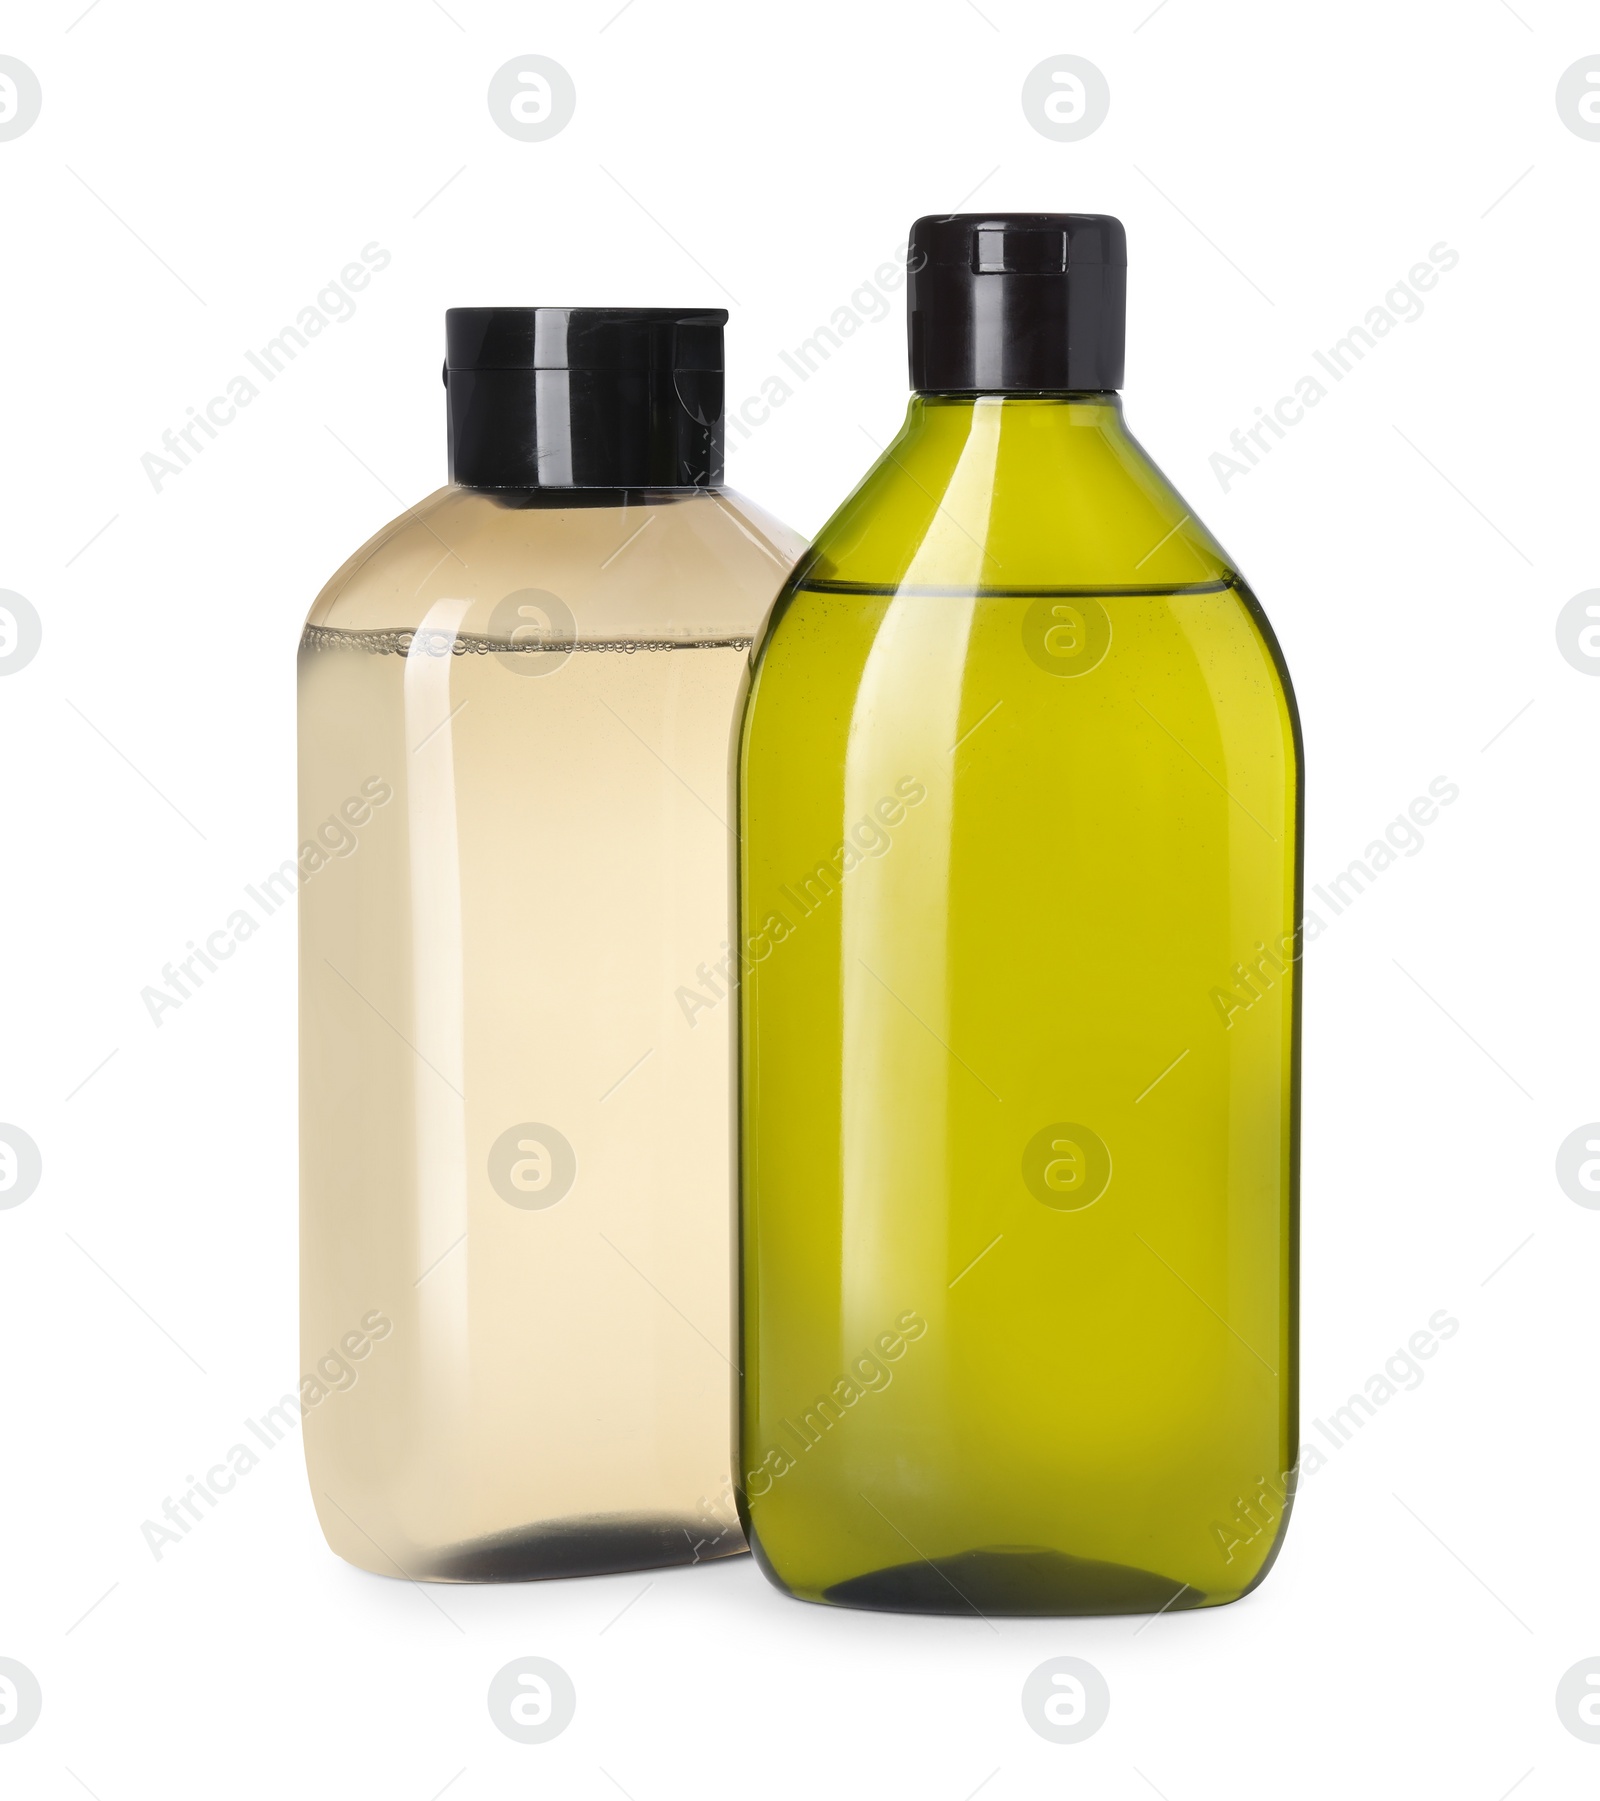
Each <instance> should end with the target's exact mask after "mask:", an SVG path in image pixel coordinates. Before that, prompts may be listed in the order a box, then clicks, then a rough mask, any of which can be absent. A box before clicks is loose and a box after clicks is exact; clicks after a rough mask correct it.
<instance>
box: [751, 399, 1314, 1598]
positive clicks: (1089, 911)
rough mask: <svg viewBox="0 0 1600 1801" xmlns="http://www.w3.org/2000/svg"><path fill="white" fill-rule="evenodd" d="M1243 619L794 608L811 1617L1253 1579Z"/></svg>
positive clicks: (767, 1540)
mask: <svg viewBox="0 0 1600 1801" xmlns="http://www.w3.org/2000/svg"><path fill="white" fill-rule="evenodd" d="M1022 418H1023V421H1024V423H1025V424H1026V423H1029V421H1030V418H1031V416H1030V415H1028V414H1023V415H1022ZM1080 435H1081V436H1083V437H1084V438H1087V436H1088V434H1080ZM882 468H883V466H882V465H880V469H882ZM886 479H893V472H892V471H889V472H887V473H886ZM1157 479H1159V478H1157ZM929 487H930V491H932V492H934V493H936V492H937V490H936V489H933V488H932V484H931V481H930V483H929ZM859 500H860V497H859V496H858V501H859ZM909 504H911V505H921V504H922V503H921V502H920V501H919V500H918V498H917V495H916V494H911V495H910V498H909ZM864 505H865V503H864V502H862V503H860V505H859V506H858V512H861V511H862V510H863V508H864ZM932 505H933V502H932V501H930V502H928V506H929V508H930V509H931V507H932ZM847 512H848V509H847ZM1172 516H1173V517H1174V518H1175V517H1176V509H1175V508H1174V509H1173V510H1172ZM844 517H845V515H843V514H842V515H841V518H844ZM961 523H962V522H961V520H960V519H959V518H958V519H957V520H956V524H957V525H960V524H961ZM937 525H938V521H935V527H936V528H937ZM863 529H864V528H863ZM1161 529H1162V528H1161V526H1160V524H1159V522H1157V523H1156V524H1155V525H1154V526H1153V527H1149V526H1145V525H1144V524H1143V522H1142V520H1140V521H1138V531H1139V532H1140V533H1141V534H1147V535H1145V536H1144V542H1153V541H1154V540H1155V539H1156V537H1158V536H1159V535H1160V532H1161ZM972 533H973V539H972V541H973V542H974V543H976V542H977V536H978V535H979V534H981V523H974V525H973V527H972ZM828 542H829V537H828V534H827V533H825V534H824V536H823V538H822V539H821V540H819V546H823V547H825V546H826V545H827V544H828ZM991 542H993V540H991ZM1004 554H1005V556H1007V557H1010V556H1011V553H1010V552H1009V550H1008V551H1006V552H1005V553H1004ZM1013 560H1015V561H1020V558H1016V559H1013ZM1129 560H1130V561H1131V560H1132V559H1131V556H1130V558H1129ZM1130 585H1131V584H1130ZM1257 618H1258V615H1257V613H1256V611H1255V608H1254V603H1253V601H1249V600H1248V599H1247V598H1246V597H1245V595H1244V593H1243V591H1242V590H1241V588H1240V587H1239V586H1238V585H1237V584H1236V583H1235V582H1234V581H1233V580H1232V579H1231V578H1227V577H1223V578H1219V579H1213V580H1210V581H1197V582H1191V583H1188V584H1182V583H1179V584H1174V585H1173V586H1172V587H1170V588H1168V589H1167V590H1166V591H1161V592H1150V591H1145V592H1120V593H1118V592H1109V591H1104V590H1103V591H1101V592H1100V593H1099V594H1098V595H1095V594H1083V593H1078V594H1071V593H1063V592H1060V591H1055V592H1050V591H1044V590H1042V589H1034V590H1031V591H1027V592H1021V593H1018V592H1014V591H1013V592H1008V591H1005V590H1004V589H1002V588H996V589H994V590H990V591H986V590H985V589H984V588H982V587H978V586H973V587H970V588H968V589H966V590H965V591H960V590H959V589H958V590H957V591H955V592H951V591H950V590H949V589H945V590H943V591H941V590H940V589H939V588H938V587H937V585H924V586H921V587H918V586H915V585H908V586H902V587H900V588H899V589H898V591H896V590H895V589H894V588H893V586H891V585H887V584H886V585H884V586H883V587H880V588H879V589H878V590H877V591H873V590H872V589H871V588H870V587H869V586H865V585H862V584H852V583H848V582H842V581H836V582H828V581H820V582H818V583H817V584H816V585H815V586H806V585H804V584H803V583H802V585H800V586H798V587H797V588H795V589H793V590H791V591H790V592H789V593H788V594H787V595H786V596H785V598H784V599H783V600H782V601H780V603H779V608H778V611H777V613H776V615H775V620H774V624H773V627H772V629H771V630H770V632H769V634H768V637H767V639H766V641H765V644H764V646H763V649H762V653H761V658H760V661H759V663H758V667H757V674H756V678H755V686H754V691H753V694H752V698H751V703H750V707H749V711H748V713H747V719H746V726H745V734H744V742H743V751H742V771H741V783H742V790H741V820H742V822H743V828H744V831H745V834H746V836H745V841H744V845H743V852H742V874H741V914H740V917H741V924H740V934H741V943H742V945H743V948H744V953H745V956H746V958H747V961H748V971H747V975H746V979H745V988H744V995H743V1002H744V1016H743V1057H742V1075H743V1093H742V1109H743V1129H744V1146H743V1212H742V1222H743V1233H744V1240H743V1244H744V1290H743V1302H744V1320H743V1359H744V1385H743V1405H742V1422H741V1428H742V1445H741V1452H740V1472H741V1474H740V1489H741V1495H740V1499H741V1506H742V1510H743V1513H744V1517H745V1520H746V1525H747V1529H748V1531H749V1534H750V1537H751V1544H752V1549H753V1550H755V1551H756V1553H757V1556H758V1558H759V1559H760V1560H761V1562H762V1564H763V1567H764V1568H766V1569H767V1571H768V1573H769V1574H771V1575H772V1576H773V1578H774V1580H776V1581H777V1582H778V1583H779V1584H780V1585H781V1586H782V1587H784V1588H785V1589H787V1590H788V1591H789V1592H790V1593H792V1594H794V1595H797V1596H800V1597H803V1598H807V1599H811V1600H829V1601H836V1602H842V1603H845V1604H849V1605H857V1606H867V1607H888V1608H904V1609H911V1610H922V1611H932V1612H954V1613H969V1614H970V1613H985V1614H986V1613H989V1612H1001V1613H1056V1614H1061V1613H1112V1612H1129V1611H1154V1610H1156V1609H1158V1608H1162V1607H1165V1606H1176V1607H1191V1606H1199V1605H1205V1604H1210V1603H1216V1602H1221V1601H1227V1600H1231V1599H1234V1598H1236V1597H1237V1596H1238V1595H1240V1594H1242V1593H1244V1592H1245V1591H1246V1590H1247V1589H1248V1588H1249V1587H1250V1586H1251V1585H1252V1584H1253V1583H1254V1582H1255V1581H1257V1580H1259V1578H1260V1576H1261V1575H1262V1574H1264V1572H1265V1569H1266V1566H1267V1564H1268V1563H1269V1562H1270V1560H1271V1556H1272V1554H1273V1551H1274V1549H1275V1547H1276V1545H1277V1543H1278V1540H1279V1537H1280V1534H1281V1528H1282V1523H1283V1516H1284V1514H1285V1512H1286V1502H1285V1490H1286V1489H1292V1482H1291V1481H1289V1480H1287V1479H1286V1473H1287V1472H1289V1471H1290V1469H1291V1466H1292V1465H1293V1463H1294V1458H1295V1431H1296V1423H1295V1418H1294V1409H1295V1386H1294V1357H1295V1350H1294V1344H1295V1338H1294V1326H1295V1322H1294V1302H1293V1253H1294V1247H1293V1243H1292V1236H1293V1227H1292V1222H1293V1218H1294V1195H1293V1170H1294V1144H1293V1135H1294V1132H1295V1129H1296V1127H1295V1115H1296V1104H1295V1103H1296V1097H1295V1076H1294V1047H1295V1027H1296V1021H1295V1014H1296V1006H1297V1000H1296V988H1297V982H1298V965H1297V964H1296V963H1295V961H1294V956H1295V951H1296V948H1297V947H1296V945H1295V943H1294V941H1293V939H1292V936H1291V935H1292V934H1293V932H1294V929H1295V923H1296V922H1295V907H1296V843H1297V837H1298V831H1299V821H1298V818H1297V817H1296V813H1297V808H1298V762H1297V755H1296V746H1295V732H1294V725H1293V720H1292V715H1291V712H1290V708H1289V702H1288V700H1287V698H1286V693H1285V688H1284V684H1283V682H1282V680H1281V678H1280V672H1279V668H1278V666H1277V663H1276V661H1275V657H1274V654H1273V652H1272V650H1271V649H1270V648H1269V644H1268V641H1267V639H1266V637H1265V636H1264V634H1263V631H1262V629H1261V628H1260V627H1259V626H1258V623H1257ZM1240 965H1242V966H1243V968H1242V970H1241V969H1238V968H1236V966H1240ZM1241 976H1244V977H1246V978H1248V985H1247V984H1246V983H1245V982H1242V981H1241ZM1218 991H1225V992H1227V993H1230V994H1231V995H1232V996H1233V999H1234V1002H1235V1005H1233V1006H1232V1007H1229V1006H1227V1005H1226V1004H1225V1003H1224V1002H1222V1001H1220V1000H1219V999H1218ZM1252 995H1254V996H1255V998H1250V997H1251V996H1252ZM1241 1002H1242V1003H1244V1004H1238V1003H1241ZM1241 1503H1243V1512H1242V1513H1241ZM1252 1520H1253V1521H1254V1522H1255V1524H1254V1525H1252V1524H1251V1523H1250V1522H1251V1521H1252Z"/></svg>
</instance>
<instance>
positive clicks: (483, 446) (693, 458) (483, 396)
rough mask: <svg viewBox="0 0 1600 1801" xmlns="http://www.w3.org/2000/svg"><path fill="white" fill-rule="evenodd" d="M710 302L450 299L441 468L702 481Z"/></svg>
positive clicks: (711, 390) (720, 318) (708, 461)
mask: <svg viewBox="0 0 1600 1801" xmlns="http://www.w3.org/2000/svg"><path fill="white" fill-rule="evenodd" d="M727 322H728V315H727V314H726V313H725V312H724V311H722V310H721V309H720V308H705V307H700V308H696V309H695V310H693V311H689V310H687V309H682V310H680V309H678V308H676V307H623V306H604V307H601V306H595V307H562V306H457V307H451V308H450V309H449V311H448V312H446V314H445V364H444V385H445V391H446V408H447V412H448V415H449V426H450V479H451V480H452V481H456V482H461V483H462V484H464V485H465V486H467V487H469V488H715V487H718V486H720V485H721V482H722V404H723V371H722V328H723V326H724V325H726V324H727Z"/></svg>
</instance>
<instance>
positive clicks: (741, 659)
mask: <svg viewBox="0 0 1600 1801" xmlns="http://www.w3.org/2000/svg"><path fill="white" fill-rule="evenodd" d="M724 319H725V315H724V314H722V313H704V312H702V313H696V314H688V313H677V312H665V311H654V310H651V311H643V310H641V311H632V310H621V309H617V310H611V309H605V310H601V309H593V310H584V311H570V312H569V311H566V310H562V309H549V308H540V309H516V308H505V309H460V310H457V311H454V312H452V313H451V314H450V315H449V317H448V328H449V329H448V339H449V360H448V363H447V366H446V383H447V388H448V405H449V417H450V435H451V474H452V482H451V485H450V486H448V487H445V488H442V489H440V490H439V491H438V492H437V493H436V494H434V495H432V496H430V497H429V498H428V499H426V500H424V501H423V502H421V503H420V504H419V505H418V506H416V507H414V508H410V509H408V510H407V511H406V512H405V513H404V514H403V515H402V516H401V517H400V518H398V519H396V520H395V521H394V522H393V523H392V524H391V525H389V526H387V527H385V528H384V530H383V531H381V532H380V533H378V535H377V536H376V537H374V538H373V539H372V540H371V541H370V542H369V543H367V544H366V545H364V546H363V547H362V548H361V549H360V550H359V551H357V552H356V554H355V555H354V556H353V557H351V559H350V560H349V561H348V562H347V563H346V564H345V565H344V567H343V568H342V569H341V570H340V571H339V572H338V574H337V575H335V576H334V578H333V580H332V581H331V582H330V583H329V584H328V586H327V587H326V588H325V589H324V591H323V593H322V594H321V595H320V597H319V598H318V600H317V602H316V605H315V606H314V607H313V608H312V610H311V615H310V619H309V622H308V624H307V626H306V630H305V635H304V639H303V641H302V645H301V651H300V677H299V680H300V819H301V830H300V837H301V841H302V843H301V850H300V855H299V860H298V861H299V870H298V874H299V880H300V884H301V887H300V919H301V1044H302V1049H301V1244H302V1316H301V1317H302V1351H303V1356H304V1365H303V1367H304V1369H305V1371H306V1372H307V1378H306V1381H305V1383H304V1384H303V1387H302V1392H301V1404H302V1408H303V1410H304V1420H305V1444H306V1458H307V1465H308V1469H309V1473H310V1478H311V1486H312V1491H313V1495H314V1497H315V1501H316V1507H317V1512H318V1516H319V1518H320V1520H321V1523H322V1527H323V1531H324V1533H325V1534H326V1536H327V1539H328V1542H329V1544H330V1545H331V1546H332V1547H333V1549H334V1550H335V1551H337V1552H338V1553H339V1554H340V1555H341V1556H343V1557H345V1558H348V1559H349V1560H350V1561H351V1562H352V1563H356V1564H359V1565H361V1566H362V1567H363V1568H366V1569H369V1570H374V1571H378V1572H380V1573H383V1574H387V1575H403V1576H406V1577H410V1578H413V1579H416V1578H430V1579H436V1580H456V1581H479V1580H508V1579H519V1578H525V1577H536V1576H553V1575H570V1574H579V1573H585V1572H593V1571H604V1570H616V1569H631V1568H640V1567H648V1566H653V1565H658V1564H673V1563H687V1562H693V1561H696V1560H699V1559H704V1558H710V1557H718V1556H724V1555H727V1554H729V1553H731V1552H735V1551H740V1550H742V1549H743V1548H744V1547H743V1540H742V1538H741V1535H740V1532H739V1528H738V1525H737V1521H736V1518H735V1515H734V1510H733V1504H732V1497H731V1493H730V1489H729V1469H730V1455H731V1439H732V1394H733V1388H732V1383H733V1373H732V1361H733V1360H732V1353H731V1349H730V1339H731V1333H732V1255H733V1252H732V1196H731V1174H732V1172H731V1148H730V1143H731V1134H730V1124H731V1120H730V1114H731V1081H732V1076H731V1044H732V1036H733V1019H732V1015H733V1007H732V1005H731V1003H730V1001H729V999H728V994H729V967H730V966H729V963H728V952H727V943H728V940H729V937H730V929H731V928H730V921H731V905H732V882H733V856H732V847H733V844H734V835H733V831H732V825H731V822H732V819H733V812H732V793H731V782H732V777H731V741H732V734H733V729H734V725H735V722H736V720H737V717H738V709H739V707H740V705H741V704H742V700H743V695H744V690H745V685H746V681H747V675H748V664H749V647H750V642H751V639H752V637H753V635H754V634H755V632H756V631H757V629H758V627H759V624H760V621H761V618H762V616H763V614H764V613H765V611H766V609H767V607H768V605H769V604H770V602H771V599H772V596H773V594H774V593H775V592H776V590H777V587H778V585H779V584H780V582H781V581H782V579H783V577H784V575H785V573H786V572H787V570H788V568H789V566H790V565H791V564H792V562H793V560H794V558H795V556H796V555H797V554H798V552H799V550H800V548H801V541H800V540H799V539H797V538H795V537H794V536H792V535H791V534H790V533H788V532H787V531H786V530H784V528H783V527H781V526H779V525H777V524H776V523H775V522H774V521H772V520H771V519H768V518H766V517H765V516H764V515H763V514H762V513H760V512H759V511H758V510H757V509H756V508H754V507H752V506H751V505H750V504H749V503H748V502H746V501H744V500H742V499H740V498H739V497H738V496H736V495H734V494H732V493H730V492H729V491H727V490H726V489H724V488H723V487H722V486H721V407H722V333H721V327H722V324H723V322H724ZM719 972H720V973H719Z"/></svg>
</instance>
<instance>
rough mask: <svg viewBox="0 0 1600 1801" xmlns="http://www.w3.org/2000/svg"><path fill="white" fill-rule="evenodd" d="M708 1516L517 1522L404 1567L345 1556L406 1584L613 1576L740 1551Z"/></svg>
mask: <svg viewBox="0 0 1600 1801" xmlns="http://www.w3.org/2000/svg"><path fill="white" fill-rule="evenodd" d="M707 1525H708V1523H707V1522H706V1521H705V1520H700V1519H679V1518H677V1517H673V1516H665V1515H662V1516H657V1515H633V1514H602V1515H597V1516H594V1517H592V1518H588V1519H579V1520H561V1521H556V1522H552V1523H551V1524H548V1525H541V1526H527V1527H517V1528H514V1529H513V1530H511V1531H508V1532H497V1533H493V1534H490V1535H489V1536H487V1537H485V1538H477V1539H469V1540H467V1541H466V1542H464V1543H462V1544H457V1545H447V1546H441V1547H439V1548H438V1549H436V1550H432V1551H413V1553H412V1555H411V1556H410V1557H409V1558H408V1559H407V1562H406V1566H405V1567H401V1566H400V1565H399V1564H398V1563H397V1562H395V1561H393V1560H390V1561H388V1563H387V1566H386V1567H380V1566H379V1565H378V1564H377V1563H375V1562H371V1561H368V1560H367V1559H366V1558H365V1557H359V1556H358V1557H354V1558H351V1557H349V1554H348V1552H347V1551H345V1550H343V1549H342V1548H341V1547H340V1546H338V1545H335V1546H334V1547H333V1549H334V1550H335V1551H338V1552H339V1554H340V1555H341V1556H343V1557H346V1558H347V1559H348V1561H350V1562H353V1563H355V1564H357V1566H358V1567H360V1568H362V1569H367V1570H371V1571H372V1572H373V1574H375V1575H379V1576H396V1575H398V1576H400V1577H401V1578H402V1579H403V1580H405V1581H409V1582H462V1583H466V1582H542V1581H550V1580H554V1579H558V1578H561V1577H565V1576H615V1575H620V1574H623V1573H625V1572H626V1571H629V1570H657V1569H667V1568H671V1567H673V1566H676V1565H682V1564H694V1563H708V1562H710V1561H711V1560H713V1559H714V1558H720V1557H739V1556H743V1555H744V1553H745V1550H746V1546H745V1543H744V1541H743V1538H742V1537H741V1536H740V1534H739V1531H738V1529H737V1527H731V1526H730V1527H726V1528H724V1529H723V1530H722V1531H720V1532H716V1531H713V1532H712V1533H711V1535H710V1536H709V1537H708V1536H707Z"/></svg>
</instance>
